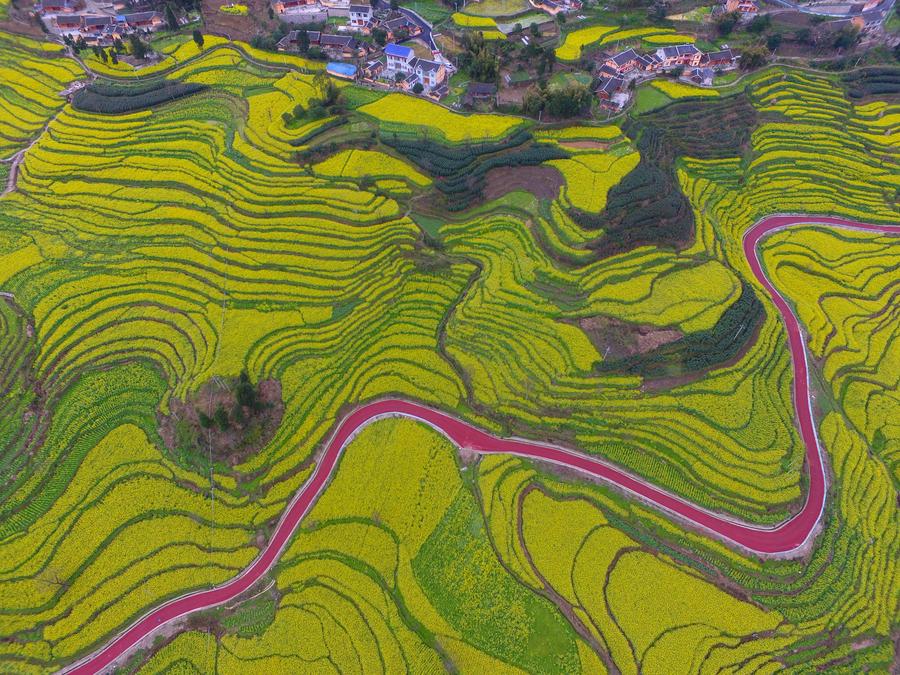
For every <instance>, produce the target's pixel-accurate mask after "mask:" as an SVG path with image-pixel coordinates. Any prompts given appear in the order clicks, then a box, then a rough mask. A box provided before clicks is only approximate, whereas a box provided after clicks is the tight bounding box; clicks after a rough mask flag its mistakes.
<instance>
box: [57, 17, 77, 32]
mask: <svg viewBox="0 0 900 675" xmlns="http://www.w3.org/2000/svg"><path fill="white" fill-rule="evenodd" d="M55 21H56V27H57V28H58V29H59V31H60V32H61V33H74V32H76V31H79V30H81V15H80V14H57V15H56V19H55Z"/></svg>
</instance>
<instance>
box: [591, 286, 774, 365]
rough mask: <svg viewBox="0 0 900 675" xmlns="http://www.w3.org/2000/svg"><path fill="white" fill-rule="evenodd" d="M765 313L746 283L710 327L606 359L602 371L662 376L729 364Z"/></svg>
mask: <svg viewBox="0 0 900 675" xmlns="http://www.w3.org/2000/svg"><path fill="white" fill-rule="evenodd" d="M764 316H765V312H764V309H763V304H762V303H761V302H760V301H759V298H757V297H756V293H754V291H753V288H752V287H751V286H750V284H748V283H747V282H743V284H742V288H741V295H740V297H739V298H738V299H737V300H735V301H734V303H732V305H731V306H730V307H728V309H726V310H725V311H724V312H723V313H722V316H721V317H719V320H718V321H717V322H716V325H715V326H713V327H712V328H710V329H709V330H705V331H700V332H698V333H690V334H688V335H685V336H684V337H683V338H681V339H680V340H676V341H675V342H670V343H669V344H666V345H662V346H661V347H658V348H657V349H654V350H653V351H651V352H647V353H646V354H635V355H634V356H629V357H626V358H623V359H616V360H609V361H602V362H601V363H600V364H599V369H600V370H601V371H602V372H617V373H628V374H630V375H641V376H642V377H647V378H659V377H666V376H672V375H682V374H684V373H694V372H701V371H705V370H709V369H711V368H714V367H716V366H721V365H722V364H724V363H727V362H728V361H730V360H731V359H733V358H734V357H735V356H737V355H738V353H739V352H740V351H741V348H742V347H743V346H744V345H745V344H747V342H748V341H749V340H750V339H751V338H752V336H753V334H754V333H755V332H756V328H757V326H759V324H760V323H761V322H762V320H763V318H764Z"/></svg>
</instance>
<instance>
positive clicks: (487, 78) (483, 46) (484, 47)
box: [459, 32, 500, 82]
mask: <svg viewBox="0 0 900 675" xmlns="http://www.w3.org/2000/svg"><path fill="white" fill-rule="evenodd" d="M462 46H463V52H462V54H460V55H459V67H460V68H461V69H462V70H464V71H466V72H467V73H468V74H469V76H470V77H471V78H472V79H473V80H476V81H478V82H495V81H496V80H497V76H498V74H499V72H500V60H499V58H498V56H497V52H496V48H495V47H493V46H492V45H489V44H488V42H487V40H485V39H484V36H483V35H482V34H481V33H478V32H473V33H466V34H465V35H463V40H462Z"/></svg>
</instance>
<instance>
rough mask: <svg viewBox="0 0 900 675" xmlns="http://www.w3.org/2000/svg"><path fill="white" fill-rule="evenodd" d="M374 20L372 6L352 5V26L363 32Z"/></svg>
mask: <svg viewBox="0 0 900 675" xmlns="http://www.w3.org/2000/svg"><path fill="white" fill-rule="evenodd" d="M371 20H372V5H350V26H351V27H353V28H356V29H358V30H362V29H364V28H366V27H367V26H368V25H369V22H370V21H371Z"/></svg>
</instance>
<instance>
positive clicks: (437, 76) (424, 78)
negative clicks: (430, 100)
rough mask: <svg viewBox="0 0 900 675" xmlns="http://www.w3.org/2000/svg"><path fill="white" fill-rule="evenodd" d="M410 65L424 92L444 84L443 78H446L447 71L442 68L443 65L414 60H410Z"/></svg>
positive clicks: (425, 60) (424, 60)
mask: <svg viewBox="0 0 900 675" xmlns="http://www.w3.org/2000/svg"><path fill="white" fill-rule="evenodd" d="M410 65H411V66H412V69H413V72H414V73H415V74H416V77H418V78H419V82H421V83H422V86H423V87H424V88H425V91H426V92H430V91H431V90H432V89H437V88H438V87H439V86H441V84H443V83H444V78H445V77H446V76H447V69H446V68H444V64H442V63H437V62H436V61H428V60H427V59H419V58H416V59H413V60H412V62H411V63H410Z"/></svg>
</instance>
